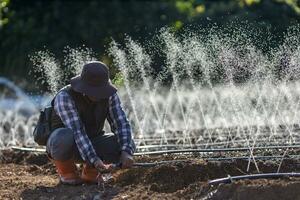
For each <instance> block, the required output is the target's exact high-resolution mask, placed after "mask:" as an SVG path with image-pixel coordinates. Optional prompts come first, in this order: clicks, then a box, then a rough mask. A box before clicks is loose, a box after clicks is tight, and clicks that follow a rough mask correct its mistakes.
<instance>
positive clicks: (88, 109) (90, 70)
mask: <svg viewBox="0 0 300 200" xmlns="http://www.w3.org/2000/svg"><path fill="white" fill-rule="evenodd" d="M116 91H117V90H116V88H115V87H114V86H113V85H111V84H110V81H109V72H108V68H107V67H106V65H105V64H103V63H101V62H97V61H94V62H90V63H88V64H85V65H84V66H83V70H82V72H81V75H79V76H77V77H74V78H72V79H71V84H70V85H68V86H65V87H64V88H62V89H61V90H60V91H59V92H58V93H57V94H56V96H55V98H54V99H53V101H52V104H53V108H54V111H53V112H52V117H51V135H50V136H49V139H48V140H47V145H46V150H47V153H48V156H49V157H50V159H51V160H52V161H53V163H54V164H55V166H56V168H57V172H58V174H59V177H60V181H61V183H64V184H80V183H82V182H90V183H97V181H98V180H97V175H98V171H99V170H101V169H106V170H108V169H110V167H111V166H112V165H111V163H121V166H122V168H129V167H131V166H132V165H133V158H132V155H133V153H134V150H135V145H134V142H133V140H132V136H131V127H130V124H129V122H128V120H127V118H126V115H125V113H124V111H123V109H122V107H121V104H120V99H119V97H118V95H117V93H116ZM105 120H107V121H108V122H109V124H110V127H111V130H112V132H113V133H104V131H103V127H104V122H105ZM77 162H83V163H84V164H83V170H82V173H81V175H79V174H78V172H77V169H76V165H75V163H77Z"/></svg>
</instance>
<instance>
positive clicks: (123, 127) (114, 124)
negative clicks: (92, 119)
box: [107, 93, 135, 155]
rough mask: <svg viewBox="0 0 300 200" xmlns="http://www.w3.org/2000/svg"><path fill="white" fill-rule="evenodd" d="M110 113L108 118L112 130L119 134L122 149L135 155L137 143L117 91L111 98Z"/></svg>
mask: <svg viewBox="0 0 300 200" xmlns="http://www.w3.org/2000/svg"><path fill="white" fill-rule="evenodd" d="M108 113H109V114H108V116H107V120H108V122H109V124H110V127H111V131H112V132H113V133H115V134H116V135H117V136H118V138H119V142H120V145H121V149H122V151H126V152H127V153H129V154H130V155H133V153H134V151H135V145H134V142H133V140H132V134H131V126H130V123H129V121H128V119H127V117H126V114H125V112H124V110H123V108H122V105H121V101H120V98H119V96H118V94H117V93H115V94H114V95H112V96H111V97H110V98H109V112H108Z"/></svg>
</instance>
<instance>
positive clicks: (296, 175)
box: [208, 172, 300, 186]
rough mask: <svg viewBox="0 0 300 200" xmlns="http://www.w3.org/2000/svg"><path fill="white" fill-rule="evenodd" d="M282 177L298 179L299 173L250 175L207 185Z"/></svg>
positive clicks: (220, 180)
mask: <svg viewBox="0 0 300 200" xmlns="http://www.w3.org/2000/svg"><path fill="white" fill-rule="evenodd" d="M284 177H300V173H295V172H292V173H265V174H251V175H243V176H228V177H226V178H220V179H215V180H212V181H209V182H208V184H209V185H214V186H215V185H219V184H221V183H225V184H226V183H232V182H233V181H237V180H244V179H251V180H252V179H262V178H273V179H274V178H284Z"/></svg>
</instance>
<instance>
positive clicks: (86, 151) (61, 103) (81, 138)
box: [54, 91, 101, 165]
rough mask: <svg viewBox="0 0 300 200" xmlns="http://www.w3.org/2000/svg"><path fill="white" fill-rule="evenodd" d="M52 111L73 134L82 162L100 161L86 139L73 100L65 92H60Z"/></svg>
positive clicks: (93, 162) (92, 162)
mask: <svg viewBox="0 0 300 200" xmlns="http://www.w3.org/2000/svg"><path fill="white" fill-rule="evenodd" d="M54 110H55V112H56V113H57V115H58V116H59V117H60V119H61V120H62V122H63V124H64V125H65V127H67V128H69V129H71V130H72V131H73V133H74V139H75V143H76V145H77V147H78V150H79V153H80V155H81V157H82V159H83V160H84V161H88V162H89V163H91V164H93V165H94V164H95V162H99V161H101V160H100V158H99V157H98V156H97V154H96V152H95V150H94V147H93V145H92V143H91V141H90V139H89V138H88V136H87V134H86V132H85V129H84V126H83V124H82V122H81V120H80V118H79V115H78V112H77V110H76V107H75V103H74V101H73V99H72V98H71V97H70V96H69V94H68V93H67V92H65V91H61V92H60V93H59V94H58V95H57V96H56V98H55V101H54Z"/></svg>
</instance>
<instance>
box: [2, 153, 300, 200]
mask: <svg viewBox="0 0 300 200" xmlns="http://www.w3.org/2000/svg"><path fill="white" fill-rule="evenodd" d="M235 154H236V156H238V154H239V153H235ZM197 157H199V156H198V155H196V154H193V155H182V154H181V155H180V154H178V155H159V156H137V157H136V162H137V163H154V161H157V162H158V161H162V160H164V161H172V160H173V161H174V160H180V161H178V162H176V161H175V162H170V163H165V164H161V165H156V166H152V167H134V168H132V169H129V170H117V171H114V172H113V173H112V175H113V181H110V183H106V184H105V186H104V188H103V187H102V186H97V185H82V186H66V185H61V184H60V183H59V182H58V177H57V173H56V172H55V168H54V166H53V165H52V164H51V163H50V162H49V161H48V159H47V157H46V155H44V154H41V153H32V152H22V151H16V150H14V151H13V150H3V151H2V160H1V163H0V181H1V183H2V184H1V185H0V199H24V200H25V199H78V200H81V199H246V200H247V199H299V198H300V191H299V190H297V188H299V186H300V179H299V178H288V177H285V178H282V179H257V180H240V181H234V182H233V183H231V184H219V185H214V186H213V185H209V184H208V181H209V180H213V179H216V178H223V177H226V176H228V175H231V176H235V175H244V174H252V173H253V174H255V173H257V169H256V167H255V166H254V165H253V163H251V165H250V168H249V172H246V168H247V164H248V161H246V160H235V161H205V160H203V159H199V158H197ZM257 164H258V167H259V170H260V173H268V172H274V171H276V170H277V168H278V162H276V161H272V160H268V161H257ZM299 168H300V165H299V163H298V162H297V161H296V160H293V159H287V160H285V161H284V162H282V165H281V168H280V172H295V171H299ZM249 194H251V195H249Z"/></svg>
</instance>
